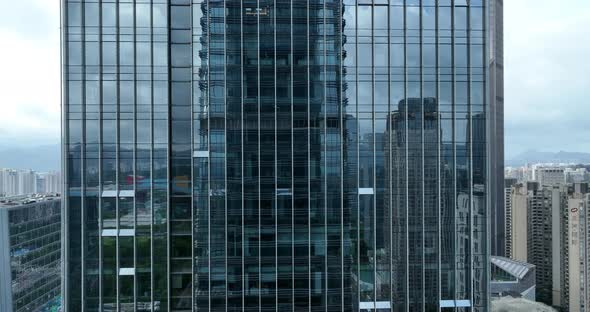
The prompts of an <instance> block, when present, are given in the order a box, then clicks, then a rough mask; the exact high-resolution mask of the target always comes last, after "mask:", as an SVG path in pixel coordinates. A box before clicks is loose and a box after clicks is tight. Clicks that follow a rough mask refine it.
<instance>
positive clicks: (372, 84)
mask: <svg viewBox="0 0 590 312" xmlns="http://www.w3.org/2000/svg"><path fill="white" fill-rule="evenodd" d="M375 67H376V66H375V5H372V6H371V119H372V120H371V124H372V125H371V128H372V131H371V136H372V140H373V142H372V143H373V144H372V145H373V147H372V148H373V150H372V153H373V155H372V156H373V168H372V169H373V177H372V178H373V181H372V182H373V183H372V184H373V195H371V197H372V199H373V205H372V206H373V207H372V208H373V216H372V217H373V222H372V226H373V246H371V247H372V248H373V253H374V255H375V260H374V262H373V306H374V307H376V306H377V287H376V285H377V265H378V263H377V157H376V147H375ZM369 224H370V223H369ZM375 309H376V308H375Z"/></svg>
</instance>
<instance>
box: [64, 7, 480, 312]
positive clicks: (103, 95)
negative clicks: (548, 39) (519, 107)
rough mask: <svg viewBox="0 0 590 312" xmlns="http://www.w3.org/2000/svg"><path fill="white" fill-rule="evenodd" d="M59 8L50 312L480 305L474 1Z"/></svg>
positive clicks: (471, 308) (396, 308) (464, 308)
mask: <svg viewBox="0 0 590 312" xmlns="http://www.w3.org/2000/svg"><path fill="white" fill-rule="evenodd" d="M66 3H67V6H66V13H67V14H66V24H67V27H66V28H67V29H66V34H65V36H66V38H67V42H66V45H67V46H68V47H69V50H68V51H70V53H69V54H68V59H67V62H66V63H67V66H65V68H66V69H67V73H66V74H65V76H66V83H67V90H68V95H72V96H71V97H70V96H68V99H67V105H66V107H67V109H66V113H67V121H66V122H67V125H68V130H67V131H66V137H67V141H68V143H67V146H66V149H67V151H68V157H67V159H66V163H67V165H68V181H69V182H68V184H67V185H68V190H67V192H66V202H67V204H66V206H67V209H66V211H67V212H68V213H67V216H66V218H67V220H68V230H67V233H68V235H69V237H70V239H69V242H70V243H69V244H68V248H67V251H66V256H67V257H68V259H70V261H68V264H67V266H68V274H67V276H68V280H67V283H66V289H67V291H66V306H67V310H68V311H82V310H84V311H98V310H103V311H105V310H107V311H108V310H117V309H118V310H119V311H128V310H129V311H131V310H136V311H221V310H223V311H257V312H259V311H283V310H285V311H286V310H306V311H307V310H309V311H359V310H360V311H438V310H439V309H442V310H443V311H445V309H450V310H459V311H487V309H488V304H489V302H488V298H487V283H486V281H487V273H486V272H487V265H488V264H487V262H486V261H485V259H486V256H487V253H488V251H487V249H488V248H487V245H486V239H487V235H486V230H487V228H486V225H487V218H486V216H487V207H486V202H487V200H486V199H487V197H486V196H487V192H486V189H487V185H486V176H485V172H486V168H487V166H486V165H487V159H486V157H487V152H486V149H485V147H486V135H485V134H486V118H485V112H486V105H485V104H486V103H485V101H484V99H485V97H484V93H485V92H484V89H485V88H484V86H485V82H486V81H485V69H486V67H485V66H484V62H483V60H484V50H485V49H484V47H485V44H484V37H485V36H484V31H485V29H484V22H483V21H484V14H485V13H484V12H485V4H486V1H471V3H469V2H468V1H459V0H456V1H443V0H439V1H436V2H435V1H429V0H422V1H418V0H416V1H409V0H408V1H405V2H404V1H394V0H390V1H387V0H374V1H371V0H358V1H349V0H344V1H338V0H309V1H294V0H243V1H233V0H225V1H221V0H219V1H218V0H209V1H197V0H193V1H192V2H187V1H171V2H169V3H167V2H160V1H152V3H139V2H137V3H133V5H130V4H131V3H127V2H125V3H124V2H122V1H120V3H116V4H115V3H108V2H104V1H103V3H100V4H99V3H84V5H83V7H84V10H85V11H84V12H85V13H86V14H88V17H87V18H85V19H78V18H76V16H75V14H81V12H82V8H81V7H82V6H81V5H80V3H79V2H74V1H66ZM113 9H116V10H115V11H113ZM76 12H77V13H76ZM113 12H116V13H115V15H113ZM148 12H149V13H148ZM95 13H96V15H97V16H101V17H102V18H101V22H100V23H98V22H97V23H96V25H94V24H89V23H90V21H92V14H95ZM99 13H100V14H99ZM117 13H118V15H117ZM126 14H127V15H126ZM145 14H147V16H148V21H149V23H146V20H145V16H144V15H145ZM468 17H469V18H468ZM112 18H114V22H113V20H111V19H112ZM128 18H131V19H132V21H134V22H132V23H130V22H129V21H127V20H126V19H128ZM99 30H100V32H99ZM99 33H100V36H99V35H98V34H99ZM82 34H84V36H83V35H82ZM148 39H149V40H148ZM99 42H100V44H101V49H98V48H97V49H95V50H93V48H94V44H95V43H96V44H97V47H98V43H99ZM82 43H84V46H85V50H84V51H85V52H84V53H86V54H85V57H86V56H87V54H88V52H89V51H94V52H96V53H98V54H99V56H100V57H99V58H98V59H99V60H98V61H97V63H96V64H95V63H92V62H89V61H92V59H90V58H89V59H88V61H85V62H81V61H78V59H76V58H75V56H76V53H75V52H76V51H77V50H76V47H80V49H81V46H82ZM129 47H132V50H133V52H134V53H136V54H133V53H131V55H132V56H133V55H135V57H131V58H130V59H127V56H128V54H129V51H128V50H127V49H128V48H129ZM111 49H112V50H113V51H119V52H118V54H114V55H111ZM142 53H144V54H142ZM78 56H79V57H81V56H82V52H80V55H78ZM139 56H149V57H147V58H143V57H142V58H140V57H139ZM88 57H89V56H88ZM82 77H84V78H82ZM82 85H84V87H82ZM97 94H100V96H98V95H97ZM95 95H96V96H95ZM78 98H79V99H78ZM82 98H84V100H83V101H82V100H81V99H82ZM83 131H85V132H84V134H82V132H83ZM81 211H84V213H83V214H82V213H80V212H81ZM78 241H80V242H82V243H83V244H78V245H82V246H85V247H84V248H85V249H83V250H82V249H80V247H79V246H75V244H74V243H75V242H78ZM82 268H84V269H83V270H82ZM80 281H82V286H83V287H82V289H84V292H81V291H80V290H79V286H80ZM82 307H83V308H82Z"/></svg>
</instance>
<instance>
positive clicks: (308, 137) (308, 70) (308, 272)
mask: <svg viewBox="0 0 590 312" xmlns="http://www.w3.org/2000/svg"><path fill="white" fill-rule="evenodd" d="M310 1H311V0H307V7H306V10H305V11H306V13H307V29H306V31H307V36H306V37H307V38H306V39H307V57H306V65H307V66H306V67H307V88H306V89H307V90H306V91H307V163H306V165H307V292H308V305H309V310H311V198H310V197H311V196H310V195H311V194H310V193H311V166H310V163H311V92H310V89H311V82H310V78H311V68H310V63H311V58H310V49H309V46H310V40H309V26H310V23H309V19H310V12H309V11H310V8H309V6H310Z"/></svg>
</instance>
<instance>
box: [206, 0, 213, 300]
mask: <svg viewBox="0 0 590 312" xmlns="http://www.w3.org/2000/svg"><path fill="white" fill-rule="evenodd" d="M206 10H207V23H206V25H207V89H208V90H207V150H208V151H209V153H211V90H210V89H211V6H210V0H207V7H206ZM211 158H212V157H211V154H209V158H208V159H207V274H208V278H207V296H208V300H207V304H208V310H209V311H211V275H212V274H211V190H212V188H211Z"/></svg>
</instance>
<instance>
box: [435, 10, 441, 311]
mask: <svg viewBox="0 0 590 312" xmlns="http://www.w3.org/2000/svg"><path fill="white" fill-rule="evenodd" d="M434 11H435V14H434V27H435V31H434V46H435V48H434V49H435V52H434V55H435V60H434V62H435V67H434V68H435V78H434V79H435V83H434V84H435V94H436V97H437V99H438V100H437V101H436V105H437V108H436V111H437V112H439V113H438V114H437V117H436V118H437V126H436V136H437V161H436V163H437V168H436V175H437V178H436V180H437V184H438V185H437V189H436V190H437V214H436V216H437V234H438V235H437V237H438V244H437V245H438V246H437V249H438V257H437V258H438V261H437V265H438V267H437V275H438V285H437V288H438V296H437V311H439V312H440V311H441V307H440V301H441V300H442V274H441V273H442V248H441V243H442V239H441V237H442V229H441V213H442V209H441V205H442V203H441V197H442V191H441V188H442V181H441V168H442V166H441V160H442V159H441V135H440V126H441V114H440V98H441V97H440V76H439V71H440V64H439V6H438V4H435V7H434Z"/></svg>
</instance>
